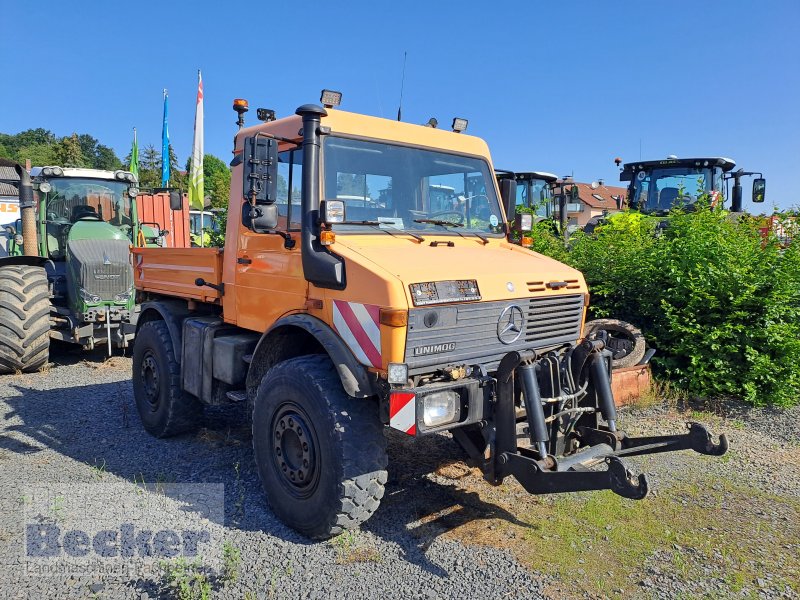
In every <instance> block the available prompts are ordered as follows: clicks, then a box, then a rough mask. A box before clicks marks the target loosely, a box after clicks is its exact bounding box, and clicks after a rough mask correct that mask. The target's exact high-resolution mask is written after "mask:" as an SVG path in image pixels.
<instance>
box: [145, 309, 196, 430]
mask: <svg viewBox="0 0 800 600" xmlns="http://www.w3.org/2000/svg"><path fill="white" fill-rule="evenodd" d="M133 397H134V399H135V401H136V408H137V410H138V411H139V417H140V418H141V420H142V425H143V426H144V428H145V429H146V430H147V432H148V433H149V434H150V435H153V436H155V437H157V438H163V437H169V436H172V435H177V434H179V433H184V432H187V431H191V430H193V429H195V428H196V427H197V426H198V425H199V424H200V419H201V418H202V416H203V406H202V404H201V403H200V401H199V400H198V399H197V398H195V397H194V396H191V395H189V394H187V393H185V392H184V391H183V389H182V388H181V368H180V365H179V364H178V361H177V360H175V353H174V352H173V350H172V339H171V338H170V336H169V329H168V328H167V325H166V323H164V322H163V321H148V322H147V323H145V324H144V325H142V326H141V327H140V328H139V331H138V332H137V334H136V341H135V343H134V346H133Z"/></svg>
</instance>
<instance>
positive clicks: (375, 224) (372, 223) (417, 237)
mask: <svg viewBox="0 0 800 600" xmlns="http://www.w3.org/2000/svg"><path fill="white" fill-rule="evenodd" d="M336 225H367V226H369V227H377V228H378V229H379V230H380V231H385V232H386V233H388V234H389V235H391V236H394V237H397V236H395V234H393V233H392V232H391V231H390V230H391V229H394V230H395V231H399V232H400V233H406V234H408V235H410V236H411V237H413V238H414V239H415V240H417V241H419V243H420V244H421V243H422V242H424V241H425V238H424V237H422V236H421V235H417V234H415V233H411V232H410V231H406V230H405V229H400V228H399V227H393V226H392V225H390V224H388V223H386V222H383V221H342V222H340V223H336ZM381 225H387V227H381Z"/></svg>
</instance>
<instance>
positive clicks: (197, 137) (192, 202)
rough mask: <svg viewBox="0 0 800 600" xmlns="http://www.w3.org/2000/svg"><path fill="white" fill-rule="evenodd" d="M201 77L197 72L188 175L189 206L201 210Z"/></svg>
mask: <svg viewBox="0 0 800 600" xmlns="http://www.w3.org/2000/svg"><path fill="white" fill-rule="evenodd" d="M203 188H204V186H203V76H202V75H201V74H200V71H199V70H198V71H197V106H196V108H195V113H194V142H193V143H192V166H191V170H190V175H189V206H191V207H192V208H194V209H196V210H203V206H204V205H205V201H204V197H205V196H204V194H205V190H204V189H203Z"/></svg>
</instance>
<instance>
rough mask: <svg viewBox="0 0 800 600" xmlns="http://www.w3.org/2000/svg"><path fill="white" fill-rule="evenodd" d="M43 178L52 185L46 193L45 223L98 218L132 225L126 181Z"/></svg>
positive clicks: (113, 222)
mask: <svg viewBox="0 0 800 600" xmlns="http://www.w3.org/2000/svg"><path fill="white" fill-rule="evenodd" d="M47 181H48V183H50V186H51V188H52V189H51V190H50V191H49V192H48V193H47V195H46V200H47V202H46V211H47V216H46V220H47V221H48V222H54V223H65V224H66V223H75V222H77V221H81V220H94V221H97V220H100V221H107V222H108V223H111V224H112V225H117V226H127V227H131V226H132V225H133V209H132V206H131V204H132V200H131V197H130V196H128V187H129V186H130V184H129V183H127V182H124V181H107V180H103V179H80V178H76V177H54V178H52V179H48V180H47Z"/></svg>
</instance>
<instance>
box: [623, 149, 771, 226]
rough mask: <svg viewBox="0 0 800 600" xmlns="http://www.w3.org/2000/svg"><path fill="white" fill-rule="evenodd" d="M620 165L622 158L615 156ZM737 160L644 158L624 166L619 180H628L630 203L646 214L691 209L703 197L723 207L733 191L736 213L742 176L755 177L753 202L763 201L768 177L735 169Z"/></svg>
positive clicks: (633, 207)
mask: <svg viewBox="0 0 800 600" xmlns="http://www.w3.org/2000/svg"><path fill="white" fill-rule="evenodd" d="M614 162H615V163H616V164H617V166H619V165H620V164H621V163H622V160H621V159H619V158H616V159H614ZM735 166H736V163H735V162H734V161H733V160H731V159H730V158H724V157H708V158H678V157H677V156H669V157H667V158H666V159H664V160H645V161H638V162H630V163H625V164H624V165H622V167H621V170H620V176H619V179H620V181H626V182H628V205H629V206H630V208H631V209H633V210H637V211H639V212H641V213H643V214H647V215H652V216H656V217H664V216H667V215H668V214H669V211H670V210H672V209H673V208H675V207H677V206H681V207H683V208H684V209H685V210H692V209H693V207H694V205H695V203H696V202H697V201H698V200H699V199H700V198H701V197H707V198H709V199H710V202H711V204H712V206H715V207H719V208H723V206H724V202H725V200H726V198H727V197H728V193H727V192H728V189H729V187H730V183H731V182H733V189H732V190H731V193H730V199H731V206H730V211H731V212H733V213H741V212H743V208H742V178H743V177H754V179H753V195H752V200H753V202H756V203H760V202H764V197H765V191H766V180H765V179H764V177H763V175H762V174H761V173H757V172H751V171H744V170H743V169H739V170H737V171H734V170H733V169H734V167H735Z"/></svg>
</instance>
